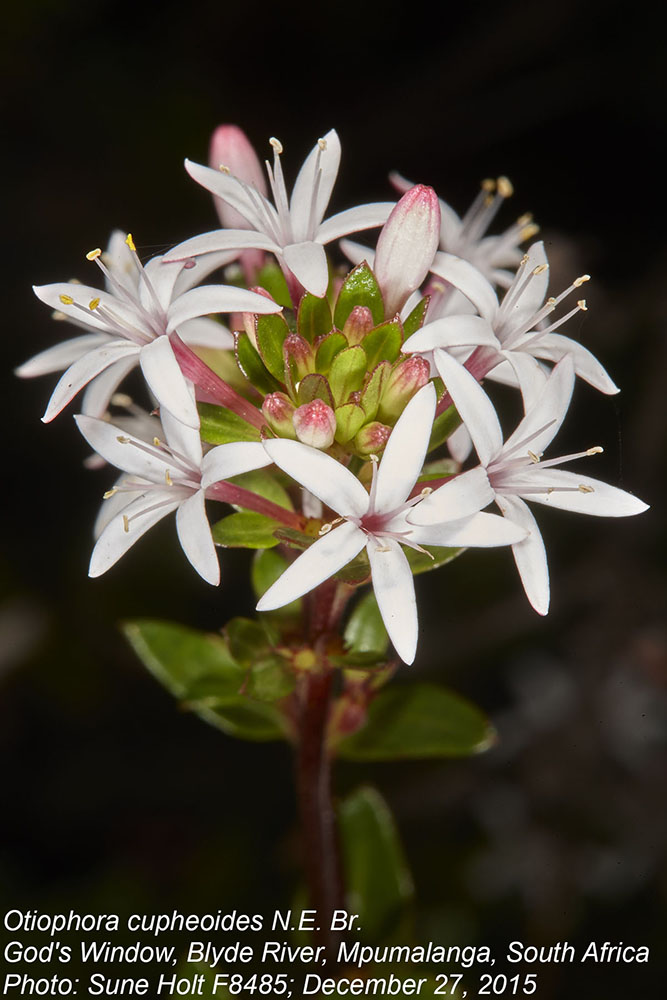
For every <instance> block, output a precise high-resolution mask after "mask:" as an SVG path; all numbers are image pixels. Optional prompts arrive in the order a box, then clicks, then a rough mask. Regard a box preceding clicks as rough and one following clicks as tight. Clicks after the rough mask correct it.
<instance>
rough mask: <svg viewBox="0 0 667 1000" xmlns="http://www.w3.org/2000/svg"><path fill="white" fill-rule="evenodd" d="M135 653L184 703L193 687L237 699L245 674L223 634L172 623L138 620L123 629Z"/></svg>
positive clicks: (199, 690) (124, 625)
mask: <svg viewBox="0 0 667 1000" xmlns="http://www.w3.org/2000/svg"><path fill="white" fill-rule="evenodd" d="M122 629H123V632H124V634H125V636H126V638H127V639H128V640H129V642H130V645H131V646H132V648H133V649H134V651H135V653H136V654H137V656H138V657H139V659H140V660H141V661H142V663H143V664H144V666H146V667H147V668H148V669H149V670H150V672H151V673H152V674H153V676H154V677H156V678H157V679H158V680H159V681H160V683H161V684H164V686H165V687H166V688H167V690H168V691H170V692H171V694H172V695H174V697H175V698H178V699H179V700H181V701H184V700H187V699H189V698H190V692H191V691H192V690H193V688H194V686H195V685H196V686H197V691H198V692H200V693H201V691H202V690H205V691H206V692H207V693H208V694H210V695H211V696H213V695H214V696H216V697H227V696H236V695H237V694H238V691H239V688H240V687H241V684H242V683H243V678H244V676H245V672H244V670H243V668H242V667H241V665H240V664H239V663H238V662H237V661H236V659H235V658H234V656H233V655H232V653H231V652H230V649H229V646H228V644H227V642H226V641H225V639H223V637H222V636H221V635H217V634H214V633H209V632H199V631H198V630H197V629H193V628H187V627H186V626H185V625H177V624H174V623H172V622H163V621H154V620H150V619H136V620H134V621H129V622H125V623H124V624H123V626H122Z"/></svg>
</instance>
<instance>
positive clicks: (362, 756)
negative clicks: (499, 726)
mask: <svg viewBox="0 0 667 1000" xmlns="http://www.w3.org/2000/svg"><path fill="white" fill-rule="evenodd" d="M494 738H495V733H494V730H493V727H492V726H491V724H490V723H489V721H488V720H487V719H486V717H485V716H484V715H483V714H482V712H481V711H480V710H479V709H478V708H477V707H476V706H475V705H473V704H471V703H470V702H469V701H466V700H465V699H464V698H461V697H460V696H459V695H457V694H454V693H453V692H451V691H448V690H447V689H446V688H444V687H440V686H439V685H436V684H412V685H409V686H408V685H393V686H391V687H387V688H383V689H382V690H381V691H380V693H379V694H378V696H377V697H376V698H375V700H374V701H373V702H372V703H371V706H370V709H369V711H368V721H367V722H366V725H365V726H364V728H363V729H360V730H359V731H358V732H356V733H353V734H352V736H347V737H346V738H345V739H344V740H342V741H341V743H340V744H339V746H338V754H339V756H340V757H343V758H344V759H346V760H407V759H424V758H429V757H465V756H468V755H470V754H475V753H480V752H481V751H482V750H487V749H488V748H489V747H490V746H491V745H492V744H493V742H494Z"/></svg>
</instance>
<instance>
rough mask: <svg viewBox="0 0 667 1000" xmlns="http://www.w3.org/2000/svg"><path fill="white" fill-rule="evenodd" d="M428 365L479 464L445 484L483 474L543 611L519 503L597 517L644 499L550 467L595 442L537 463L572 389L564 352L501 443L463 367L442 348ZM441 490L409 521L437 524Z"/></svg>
mask: <svg viewBox="0 0 667 1000" xmlns="http://www.w3.org/2000/svg"><path fill="white" fill-rule="evenodd" d="M435 363H436V365H437V368H438V371H439V372H440V375H441V377H442V379H443V381H444V382H445V384H446V386H447V391H448V392H449V394H450V396H451V398H452V399H453V401H454V404H455V406H456V408H457V410H458V411H459V413H460V415H461V418H462V420H463V422H464V424H465V426H466V427H467V428H468V430H469V432H470V435H471V437H472V440H473V443H474V445H475V449H476V451H477V455H478V456H479V460H480V465H479V466H477V467H476V468H474V469H471V470H470V471H468V472H464V473H462V475H460V476H458V477H457V478H456V479H455V480H454V481H453V483H452V484H451V485H452V486H453V485H455V483H457V482H458V483H459V489H461V490H466V489H469V488H473V489H478V488H479V484H480V481H483V480H484V479H485V480H486V481H487V482H488V484H489V486H490V488H491V491H492V495H493V498H494V499H495V501H496V503H497V505H498V507H499V508H500V510H501V511H502V513H503V514H504V515H505V516H507V517H510V518H511V519H512V521H514V522H515V523H516V524H520V525H522V526H523V527H524V528H525V530H526V532H527V535H526V537H525V538H524V539H522V540H520V541H518V542H516V543H515V544H514V545H513V546H512V551H513V554H514V559H515V562H516V565H517V569H518V570H519V574H520V576H521V580H522V583H523V586H524V590H525V591H526V595H527V597H528V600H529V601H530V603H531V604H532V606H533V607H534V608H535V610H536V611H537V612H539V614H541V615H545V614H546V613H547V611H548V610H549V570H548V567H547V557H546V551H545V548H544V542H543V541H542V536H541V534H540V530H539V528H538V526H537V522H536V521H535V518H534V517H533V515H532V514H531V512H530V510H529V508H528V507H527V505H526V504H525V502H524V501H525V500H531V501H536V502H537V503H541V504H545V505H546V506H549V507H560V508H561V509H563V510H571V511H575V512H576V513H578V514H593V515H595V516H597V517H628V516H630V515H633V514H640V513H641V512H642V511H644V510H646V509H647V504H645V503H643V502H642V501H641V500H639V499H637V497H634V496H632V494H631V493H626V492H625V490H621V489H618V488H617V487H615V486H609V484H608V483H603V482H600V480H598V479H592V478H591V477H590V476H588V475H577V474H576V473H574V472H567V471H565V470H563V469H559V468H557V466H558V465H560V464H562V463H564V462H570V461H573V460H574V459H576V458H583V457H585V456H590V455H594V454H597V453H599V452H601V451H602V449H601V448H599V447H595V448H588V449H587V450H586V451H583V452H579V453H577V454H573V455H564V456H562V457H560V458H552V459H549V460H547V461H542V460H541V456H542V452H543V450H544V449H545V448H546V447H547V446H548V445H549V444H550V443H551V440H552V439H553V438H554V437H555V436H556V434H557V432H558V429H559V427H560V426H561V424H562V422H563V420H564V418H565V414H566V412H567V408H568V406H569V404H570V399H571V396H572V390H573V386H574V368H573V363H572V359H571V358H569V357H565V358H563V360H562V361H560V362H559V363H558V364H557V365H556V366H555V368H554V369H553V371H552V373H551V375H550V376H549V378H548V380H547V382H546V384H545V387H544V391H543V392H542V395H541V396H540V398H539V399H538V400H537V402H536V403H534V405H533V406H532V407H531V408H530V409H529V411H528V412H527V413H526V415H525V417H524V418H523V420H522V421H521V423H520V424H519V426H518V427H517V429H516V430H515V431H514V433H513V434H512V436H511V437H510V438H508V440H507V441H505V442H504V443H503V435H502V431H501V428H500V423H499V422H498V417H497V415H496V411H495V409H494V407H493V404H492V403H491V401H490V399H489V398H488V396H487V395H486V393H485V392H484V390H483V389H482V387H481V386H480V385H479V383H478V382H477V381H476V379H475V378H474V377H473V376H472V375H471V374H470V372H468V371H467V370H466V369H465V368H463V367H461V365H459V364H458V363H457V362H456V361H455V360H454V359H453V358H451V357H450V356H449V355H448V354H446V353H445V352H444V351H436V352H435ZM448 489H450V484H445V486H443V487H441V488H440V489H438V490H435V491H434V492H433V493H432V494H431V495H430V496H429V497H427V498H426V499H425V500H424V501H423V502H422V503H421V504H420V505H419V507H418V508H417V509H416V510H414V511H411V512H410V513H409V515H408V519H409V521H410V523H415V524H420V525H426V524H429V523H430V522H436V523H437V522H438V521H439V519H440V517H441V516H442V514H443V512H444V511H445V510H447V504H448V495H447V490H448Z"/></svg>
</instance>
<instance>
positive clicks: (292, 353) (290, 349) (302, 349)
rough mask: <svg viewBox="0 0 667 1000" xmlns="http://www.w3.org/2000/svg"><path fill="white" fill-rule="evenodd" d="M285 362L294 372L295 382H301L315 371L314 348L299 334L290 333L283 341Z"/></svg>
mask: <svg viewBox="0 0 667 1000" xmlns="http://www.w3.org/2000/svg"><path fill="white" fill-rule="evenodd" d="M283 354H284V356H285V361H286V362H287V363H288V364H289V366H290V370H291V371H292V377H293V379H294V382H300V381H301V379H302V378H305V376H306V375H310V374H312V373H313V372H314V371H315V352H314V351H313V348H312V346H311V345H310V344H309V343H308V341H307V340H304V338H303V337H300V336H299V335H298V333H290V334H289V336H288V337H285V340H284V341H283Z"/></svg>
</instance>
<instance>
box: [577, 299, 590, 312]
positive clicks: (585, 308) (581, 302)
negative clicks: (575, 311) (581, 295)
mask: <svg viewBox="0 0 667 1000" xmlns="http://www.w3.org/2000/svg"><path fill="white" fill-rule="evenodd" d="M577 305H578V306H579V308H580V309H581V311H582V312H588V306H587V305H586V299H578V300H577Z"/></svg>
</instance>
